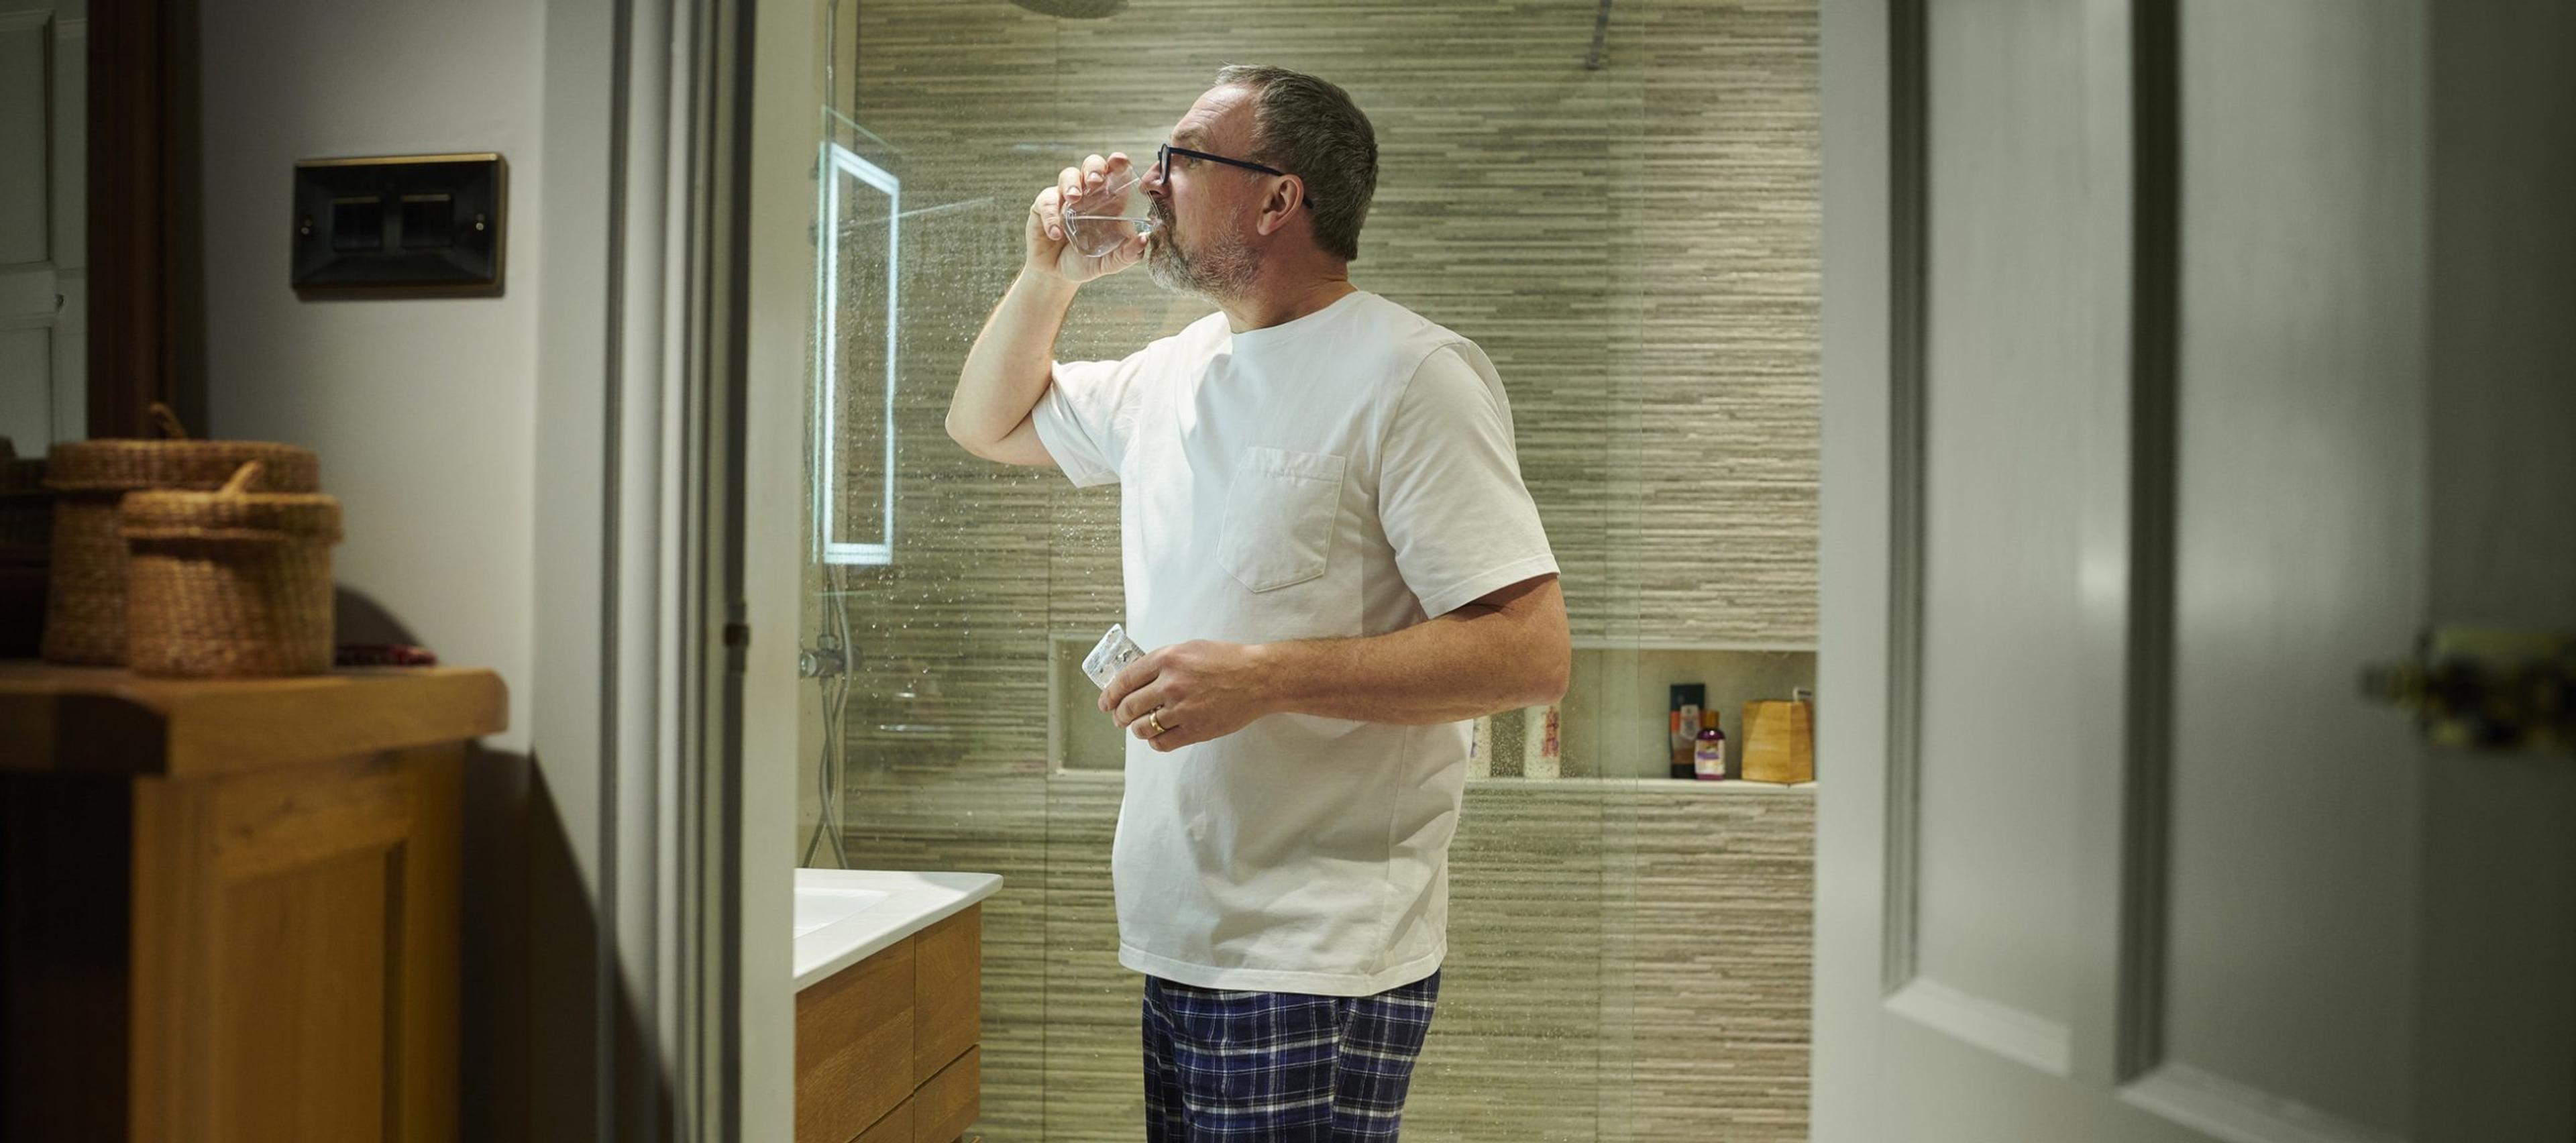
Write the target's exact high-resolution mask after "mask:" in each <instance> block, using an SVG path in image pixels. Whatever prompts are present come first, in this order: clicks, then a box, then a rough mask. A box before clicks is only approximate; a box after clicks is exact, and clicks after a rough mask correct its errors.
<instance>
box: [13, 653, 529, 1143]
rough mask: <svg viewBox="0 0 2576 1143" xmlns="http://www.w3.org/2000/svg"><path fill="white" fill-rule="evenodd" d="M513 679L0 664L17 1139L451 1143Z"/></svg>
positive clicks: (461, 672) (426, 672)
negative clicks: (468, 772) (480, 869)
mask: <svg viewBox="0 0 2576 1143" xmlns="http://www.w3.org/2000/svg"><path fill="white" fill-rule="evenodd" d="M507 711H508V707H507V703H506V698H505V695H504V692H503V688H502V684H501V680H500V678H499V677H498V676H496V675H494V674H492V673H491V672H489V671H482V670H466V669H457V668H427V669H418V668H412V669H391V668H388V669H381V670H362V671H347V672H338V673H333V674H328V675H317V676H310V677H304V678H291V679H244V680H210V681H179V680H161V679H144V678H138V677H136V676H134V675H132V674H129V673H127V672H125V671H121V670H111V669H80V668H64V667H53V666H47V665H43V664H38V663H26V662H0V1076H5V1079H0V1138H7V1139H13V1140H15V1139H28V1140H54V1139H78V1140H100V1141H112V1140H126V1141H137V1143H141V1141H150V1143H164V1141H166V1143H183V1141H184V1143H198V1141H228V1140H244V1141H248V1140H259V1141H262V1143H302V1141H309V1143H350V1141H353V1140H384V1141H388V1143H432V1141H435V1143H449V1141H452V1140H454V1139H455V1138H456V1131H457V1089H456V1076H457V983H458V982H457V950H458V935H457V909H458V879H459V874H458V859H459V854H458V836H459V825H460V822H459V817H458V806H459V799H460V795H461V780H462V776H463V771H464V764H465V754H466V744H467V742H468V741H469V740H471V739H474V738H477V737H480V736H483V735H487V734H493V733H497V732H498V731H500V730H501V729H503V723H504V722H505V721H506V719H507Z"/></svg>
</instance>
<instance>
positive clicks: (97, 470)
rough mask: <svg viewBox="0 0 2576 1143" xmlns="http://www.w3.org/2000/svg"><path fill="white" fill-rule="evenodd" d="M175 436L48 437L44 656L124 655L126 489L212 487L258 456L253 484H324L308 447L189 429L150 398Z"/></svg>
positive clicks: (101, 661)
mask: <svg viewBox="0 0 2576 1143" xmlns="http://www.w3.org/2000/svg"><path fill="white" fill-rule="evenodd" d="M153 413H154V415H156V416H158V417H161V418H162V429H163V431H165V432H167V433H169V434H170V435H171V436H173V437H175V438H179V439H174V440H166V441H138V440H97V441H79V442H75V443H67V444H60V445H56V446H54V451H53V455H52V457H51V458H50V463H49V466H48V469H47V472H46V474H45V485H46V487H48V488H51V489H53V490H54V491H55V492H56V493H57V494H58V499H57V500H56V501H55V502H54V544H53V576H52V591H51V592H50V594H49V595H48V596H47V598H46V601H45V646H44V654H45V658H46V659H47V660H49V661H52V662H56V663H87V664H92V665H97V666H114V665H116V664H119V663H123V662H125V598H126V569H125V537H124V535H123V533H122V532H121V530H120V529H121V527H122V522H121V521H120V519H119V518H118V515H117V506H118V504H119V503H120V502H121V501H123V500H124V499H125V495H126V494H127V493H129V492H138V491H144V490H148V489H196V490H201V491H202V490H211V489H215V488H220V487H222V486H223V484H224V481H226V480H227V479H229V478H231V477H232V476H233V475H234V473H236V472H237V471H239V470H240V468H241V467H242V465H244V464H247V463H250V462H253V461H256V462H258V463H259V465H260V475H259V478H258V480H259V484H258V487H259V488H260V489H262V490H264V491H268V492H290V493H292V492H312V491H314V490H315V489H317V488H319V487H320V486H321V477H320V470H321V465H320V462H319V461H318V460H317V459H316V458H315V457H314V455H313V452H312V450H310V449H302V448H296V447H294V446H292V445H282V444H260V443H255V442H250V441H194V440H188V439H185V438H186V435H187V434H186V432H185V431H184V430H182V429H181V428H180V427H179V425H178V422H177V421H176V420H175V419H173V418H171V417H170V416H169V410H167V409H165V408H162V407H161V406H159V405H155V406H153Z"/></svg>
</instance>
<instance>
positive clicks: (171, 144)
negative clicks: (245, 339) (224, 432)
mask: <svg viewBox="0 0 2576 1143" xmlns="http://www.w3.org/2000/svg"><path fill="white" fill-rule="evenodd" d="M89 20H90V31H89V171H88V177H89V188H88V200H89V204H88V205H89V433H90V435H91V436H93V437H140V436H149V435H152V425H151V418H150V415H149V413H148V412H147V410H148V409H149V408H150V407H151V405H152V403H153V402H155V401H160V402H164V403H166V404H168V405H169V406H170V407H171V408H173V409H174V410H177V411H178V413H179V416H180V419H181V420H182V421H184V422H186V423H188V424H189V425H191V426H192V427H194V428H196V429H198V430H200V431H202V430H203V429H204V427H205V408H204V400H203V386H202V385H200V384H195V383H193V379H194V378H195V376H196V374H195V371H194V370H189V369H183V368H182V364H181V363H182V362H183V361H186V360H190V359H192V358H193V355H194V351H195V349H196V348H197V338H196V333H195V330H196V329H197V327H198V325H199V324H200V323H199V322H198V321H197V318H196V312H195V309H194V305H195V303H194V301H193V298H194V296H195V294H196V291H195V290H194V289H193V288H192V284H191V282H190V280H189V278H190V275H191V273H192V272H193V269H194V263H193V260H192V259H190V258H189V257H188V256H187V249H188V243H186V242H185V241H183V235H185V234H186V233H187V230H186V225H185V224H186V222H187V221H188V220H189V219H192V218H194V217H195V208H194V207H193V205H191V204H192V203H193V202H194V200H195V198H196V196H195V194H193V193H191V190H192V188H194V187H195V186H196V185H197V183H198V181H199V180H198V178H197V171H196V164H195V154H196V152H195V143H194V140H195V137H196V131H195V120H194V108H195V99H194V97H193V96H194V89H195V69H194V66H193V61H194V59H195V48H194V30H195V26H196V25H195V7H194V0H91V3H90V16H89Z"/></svg>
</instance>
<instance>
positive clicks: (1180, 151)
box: [1154, 143, 1288, 183]
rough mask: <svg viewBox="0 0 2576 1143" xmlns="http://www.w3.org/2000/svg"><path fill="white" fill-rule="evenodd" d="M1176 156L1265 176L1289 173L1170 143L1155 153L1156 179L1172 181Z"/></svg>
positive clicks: (1246, 160)
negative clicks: (1173, 158) (1173, 163)
mask: <svg viewBox="0 0 2576 1143" xmlns="http://www.w3.org/2000/svg"><path fill="white" fill-rule="evenodd" d="M1174 155H1180V156H1183V157H1185V158H1192V159H1205V160H1207V161H1209V162H1211V163H1223V164H1225V165H1227V166H1229V167H1241V168H1243V169H1244V170H1247V171H1259V172H1261V173H1262V174H1265V175H1284V174H1287V173H1288V172H1286V171H1283V170H1280V169H1279V168H1277V167H1265V166H1262V165H1261V164H1259V163H1255V162H1252V161H1250V160H1248V159H1229V158H1226V157H1225V156H1223V155H1211V154H1208V153H1207V152H1205V151H1193V150H1190V149H1189V148H1187V147H1175V146H1173V145H1171V144H1169V143H1165V144H1163V146H1162V148H1161V149H1160V150H1157V151H1155V152H1154V168H1155V170H1156V171H1158V172H1159V174H1158V175H1157V176H1156V177H1158V178H1160V179H1162V181H1164V182H1166V183H1168V182H1170V181H1172V156H1174Z"/></svg>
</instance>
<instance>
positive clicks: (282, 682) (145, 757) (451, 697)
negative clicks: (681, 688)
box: [0, 660, 509, 777]
mask: <svg viewBox="0 0 2576 1143" xmlns="http://www.w3.org/2000/svg"><path fill="white" fill-rule="evenodd" d="M508 724H509V695H508V691H507V689H506V688H505V687H504V686H503V685H502V683H501V677H500V676H499V675H496V674H493V673H492V672H491V671H488V670H484V669H481V668H471V667H366V668H353V669H348V670H339V671H333V672H331V673H329V674H324V675H304V676H299V677H295V678H277V679H159V678H145V677H142V676H138V675H136V674H134V673H133V672H131V671H127V670H123V669H121V668H114V667H60V666H55V665H53V664H50V663H41V662H33V661H25V660H11V661H0V771H45V772H55V773H90V774H162V775H170V776H174V777H177V776H191V775H205V774H226V773H239V772H241V771H245V770H257V769H263V768H267V767H275V766H292V765H301V764H305V763H310V762H320V761H326V760H329V759H333V758H346V757H349V756H352V755H358V754H371V753H376V752H379V751H385V750H400V749H405V748H408V747H415V746H429V745H433V744H436V743H442V742H455V741H458V740H461V739H469V738H478V737H481V736H483V735H486V734H497V733H499V732H500V731H501V730H503V729H504V728H506V727H507V726H508Z"/></svg>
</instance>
